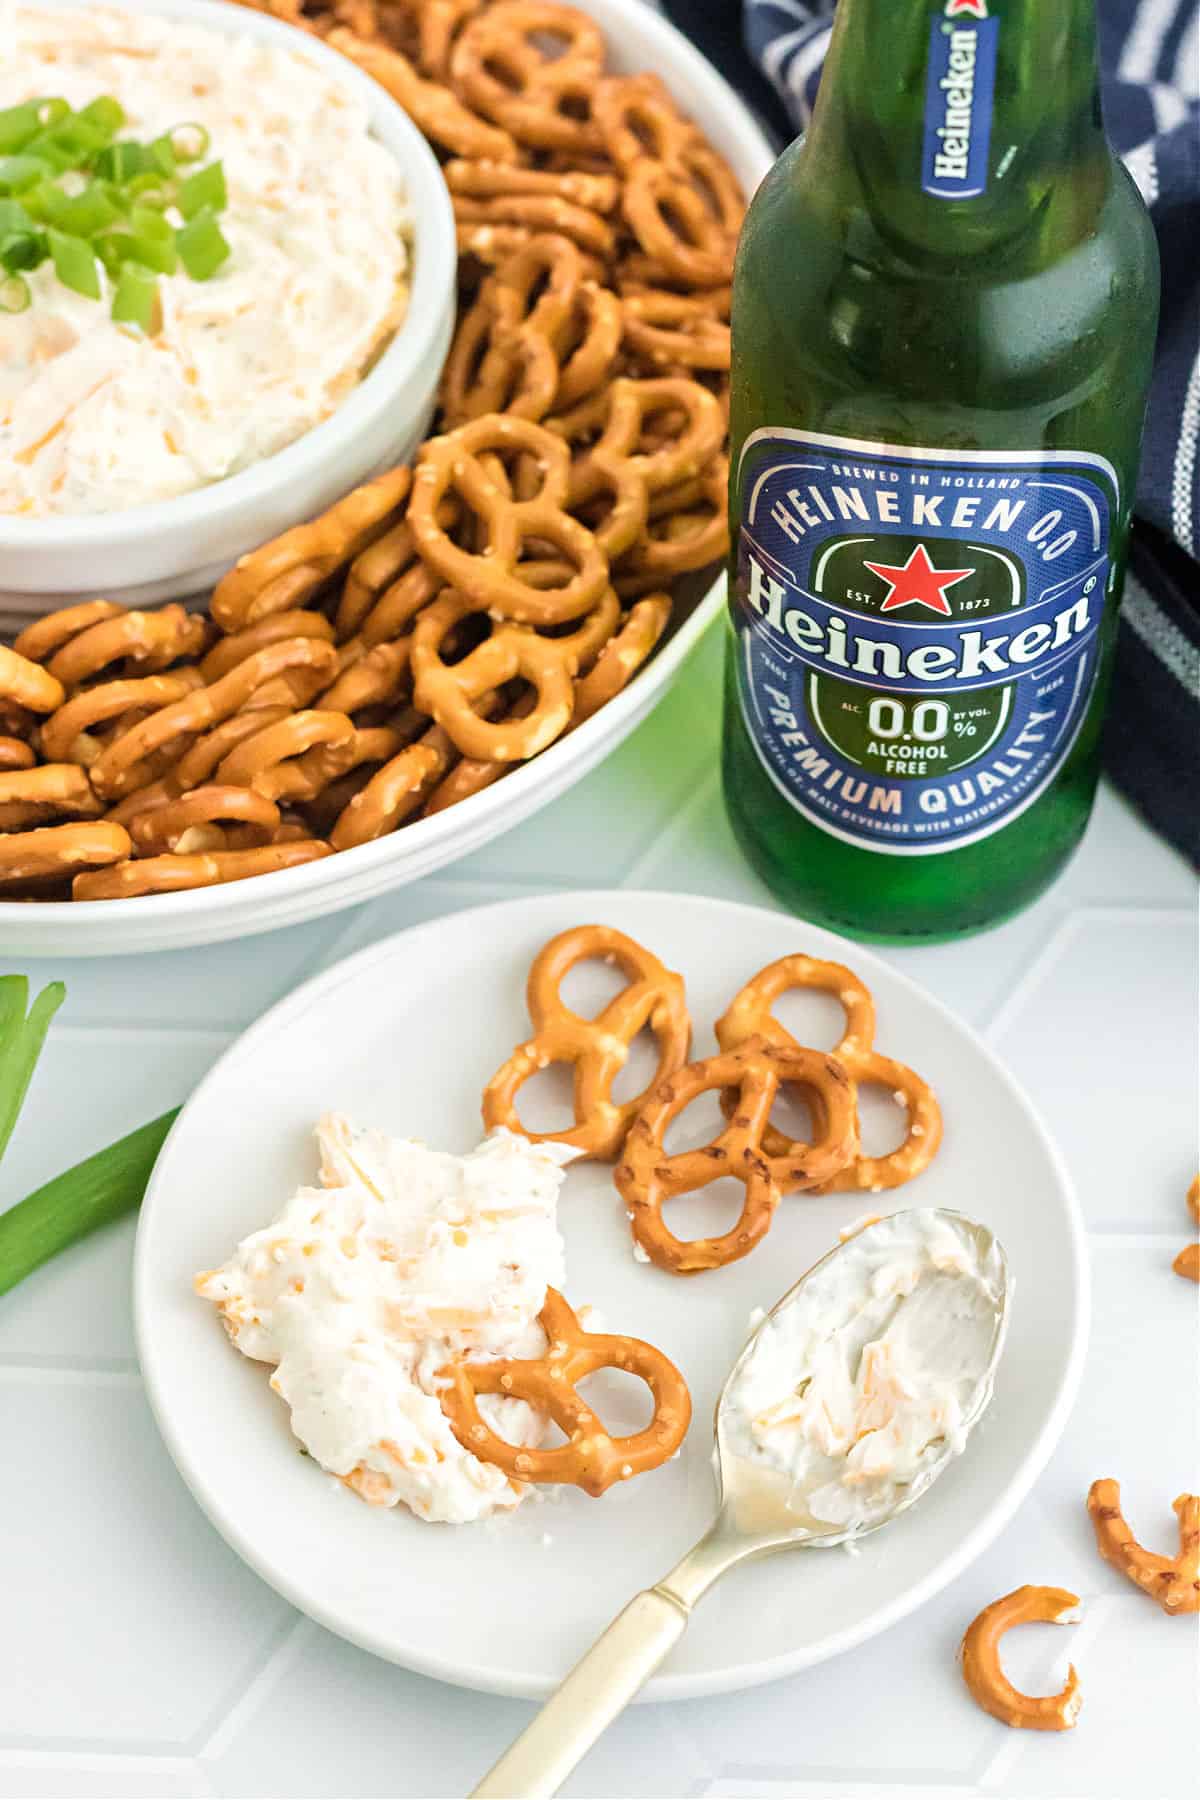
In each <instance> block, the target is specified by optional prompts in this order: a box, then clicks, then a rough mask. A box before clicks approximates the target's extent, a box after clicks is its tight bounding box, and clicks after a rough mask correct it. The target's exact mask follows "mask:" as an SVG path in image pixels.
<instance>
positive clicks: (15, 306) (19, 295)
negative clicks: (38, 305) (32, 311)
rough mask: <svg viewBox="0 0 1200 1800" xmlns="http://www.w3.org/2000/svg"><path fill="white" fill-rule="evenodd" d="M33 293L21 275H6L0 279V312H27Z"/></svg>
mask: <svg viewBox="0 0 1200 1800" xmlns="http://www.w3.org/2000/svg"><path fill="white" fill-rule="evenodd" d="M32 299H33V295H32V294H31V293H30V291H29V283H28V282H27V281H26V279H25V277H24V276H23V275H6V276H5V277H4V279H3V280H2V281H0V312H6V313H23V312H28V311H29V307H30V303H31V301H32Z"/></svg>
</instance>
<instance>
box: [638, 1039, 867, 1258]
mask: <svg viewBox="0 0 1200 1800" xmlns="http://www.w3.org/2000/svg"><path fill="white" fill-rule="evenodd" d="M785 1081H788V1082H799V1083H800V1084H802V1086H803V1087H804V1088H805V1089H807V1090H809V1091H810V1092H811V1093H812V1094H813V1095H814V1105H813V1112H814V1115H815V1116H816V1120H817V1124H816V1126H815V1128H814V1136H813V1142H812V1143H811V1144H794V1145H791V1146H790V1149H789V1152H788V1153H787V1154H785V1155H782V1156H771V1155H768V1153H767V1152H766V1150H765V1149H764V1148H763V1143H764V1134H765V1131H766V1127H767V1119H768V1116H769V1114H770V1111H771V1107H772V1106H773V1104H774V1102H775V1096H776V1094H777V1093H778V1091H779V1088H780V1086H781V1084H782V1083H783V1082H785ZM714 1089H717V1090H721V1091H724V1090H727V1089H729V1090H736V1092H737V1105H736V1107H735V1109H734V1112H733V1117H732V1119H731V1121H730V1123H729V1124H728V1125H727V1126H726V1127H725V1129H724V1131H722V1132H721V1133H720V1134H719V1135H718V1136H717V1137H716V1138H714V1139H713V1140H712V1142H711V1143H708V1144H705V1145H703V1146H702V1147H701V1148H700V1149H698V1150H685V1151H680V1152H678V1153H676V1154H675V1155H673V1156H669V1155H668V1154H667V1152H666V1150H665V1149H664V1147H663V1145H664V1139H665V1137H666V1134H667V1131H668V1129H669V1127H670V1126H671V1124H672V1123H673V1121H674V1120H675V1119H677V1118H678V1117H679V1115H680V1113H682V1112H684V1111H685V1110H686V1109H687V1108H688V1107H689V1106H690V1105H691V1103H692V1101H693V1100H695V1099H696V1098H697V1097H698V1096H699V1095H700V1094H704V1093H710V1092H712V1091H713V1090H714ZM857 1146H858V1128H857V1122H856V1120H855V1114H854V1095H853V1087H852V1084H851V1081H850V1077H849V1076H848V1075H847V1073H846V1071H845V1069H844V1068H843V1067H842V1064H841V1063H840V1062H839V1061H837V1059H836V1058H834V1057H833V1056H827V1055H825V1054H824V1053H823V1052H821V1051H818V1050H807V1049H804V1048H802V1047H801V1046H799V1045H796V1046H794V1047H792V1048H790V1049H788V1048H782V1047H774V1046H772V1045H770V1044H768V1043H766V1041H765V1040H764V1039H762V1038H751V1039H749V1040H748V1041H747V1042H746V1043H744V1044H743V1045H742V1046H741V1047H740V1048H739V1049H737V1050H727V1051H723V1052H722V1053H721V1054H720V1055H719V1056H710V1057H708V1058H706V1059H705V1061H703V1062H697V1063H690V1064H689V1065H688V1067H687V1068H685V1069H681V1070H680V1071H678V1073H676V1074H674V1075H669V1076H667V1078H666V1079H665V1080H663V1081H660V1082H659V1083H658V1084H657V1086H655V1087H654V1088H653V1089H652V1090H651V1092H650V1095H649V1097H648V1098H647V1099H646V1101H645V1103H644V1104H643V1105H642V1107H641V1109H640V1111H639V1112H638V1115H637V1117H636V1118H635V1119H634V1121H633V1123H632V1125H631V1126H630V1128H629V1136H628V1137H627V1138H626V1140H625V1151H624V1155H623V1157H622V1159H621V1161H620V1163H619V1164H618V1166H617V1170H616V1177H615V1179H616V1184H617V1188H618V1190H619V1192H620V1194H621V1196H622V1198H623V1199H624V1201H625V1203H626V1205H627V1206H628V1208H629V1210H630V1224H631V1226H632V1229H633V1236H634V1240H635V1242H636V1243H638V1244H640V1245H641V1247H642V1249H643V1250H644V1251H645V1252H646V1254H647V1255H648V1256H649V1258H650V1260H651V1262H654V1263H657V1264H658V1266H659V1268H660V1269H667V1270H668V1271H669V1272H670V1273H671V1274H673V1275H698V1274H700V1273H701V1272H702V1271H704V1270H706V1269H717V1268H721V1267H723V1265H724V1264H726V1263H731V1262H737V1261H738V1259H739V1258H741V1257H743V1256H748V1255H749V1253H750V1251H751V1250H753V1248H754V1246H755V1245H756V1244H757V1243H758V1242H759V1241H760V1239H761V1238H763V1237H765V1236H766V1234H767V1232H768V1230H769V1229H770V1226H771V1220H772V1218H773V1217H774V1214H775V1208H776V1207H777V1206H778V1204H779V1201H780V1198H781V1196H782V1195H783V1194H785V1193H793V1192H795V1190H796V1189H798V1188H803V1189H808V1190H810V1191H811V1190H813V1189H815V1188H818V1187H819V1186H820V1185H821V1183H822V1182H823V1181H826V1180H828V1178H829V1176H830V1175H832V1174H833V1173H835V1172H836V1171H837V1170H838V1169H842V1168H844V1167H845V1166H846V1164H847V1163H848V1162H849V1161H850V1160H851V1159H852V1158H853V1156H854V1153H855V1151H856V1149H857ZM726 1175H731V1176H732V1177H733V1178H734V1179H735V1180H736V1181H739V1182H741V1184H742V1187H743V1189H744V1190H745V1197H744V1200H743V1203H742V1211H741V1214H740V1216H739V1217H738V1219H737V1221H736V1223H735V1224H734V1225H732V1226H731V1227H730V1229H729V1230H728V1231H726V1232H724V1233H723V1234H722V1235H721V1236H720V1237H709V1238H692V1239H682V1238H677V1237H676V1236H675V1235H674V1233H673V1232H671V1231H670V1230H669V1228H668V1226H667V1224H666V1221H665V1219H664V1218H663V1207H664V1205H665V1203H666V1202H667V1201H668V1200H674V1199H678V1198H679V1197H680V1196H681V1195H683V1194H692V1193H695V1192H696V1191H697V1189H699V1188H704V1187H707V1186H708V1184H709V1183H710V1182H712V1181H719V1180H720V1179H721V1178H722V1176H726Z"/></svg>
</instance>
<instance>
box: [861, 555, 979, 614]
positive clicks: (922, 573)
mask: <svg viewBox="0 0 1200 1800" xmlns="http://www.w3.org/2000/svg"><path fill="white" fill-rule="evenodd" d="M864 566H865V567H866V568H868V569H870V571H871V573H872V574H873V575H878V576H879V578H880V579H881V580H882V581H886V582H887V584H888V586H889V587H890V589H891V592H890V593H889V595H888V597H887V599H886V600H885V601H884V603H883V605H882V606H881V607H880V609H879V610H880V612H881V613H885V612H895V611H896V609H897V608H898V607H901V606H927V607H928V608H929V610H930V612H935V613H941V615H942V617H943V618H945V619H948V618H950V616H951V613H950V602H949V601H948V600H947V598H946V594H945V589H946V588H948V587H953V586H954V583H955V582H956V581H965V580H966V578H967V576H968V575H974V573H975V571H974V569H935V568H934V566H933V564H932V563H931V562H930V560H929V553H928V551H927V550H926V548H925V546H924V544H918V545H917V547H916V549H915V550H914V551H913V553H912V555H911V556H910V557H909V559H908V561H907V562H906V563H905V565H904V567H903V568H902V569H895V568H893V567H892V566H891V565H890V564H889V563H873V562H869V563H865V565H864Z"/></svg>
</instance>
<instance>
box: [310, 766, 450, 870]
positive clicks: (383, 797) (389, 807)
mask: <svg viewBox="0 0 1200 1800" xmlns="http://www.w3.org/2000/svg"><path fill="white" fill-rule="evenodd" d="M447 761H448V758H447V755H446V752H445V750H444V749H442V748H441V747H440V746H439V744H438V743H436V742H435V743H420V744H410V745H408V746H407V747H406V748H405V749H403V750H401V751H399V752H398V754H397V755H395V756H393V757H392V758H391V759H390V761H388V762H386V763H384V765H383V767H382V768H381V769H377V770H376V772H375V774H374V775H372V777H371V779H370V780H369V781H368V782H367V783H366V785H365V786H364V787H362V788H360V789H359V791H358V793H357V794H355V795H353V796H352V797H351V799H350V800H349V802H348V803H347V805H346V807H345V810H344V811H343V812H342V813H341V814H340V815H339V817H338V819H337V822H336V824H335V825H334V827H333V830H332V831H331V832H330V834H329V841H330V843H331V844H332V845H333V848H334V849H335V850H352V849H353V848H354V847H355V845H356V844H370V843H373V842H374V841H375V839H376V838H381V837H386V836H387V835H388V833H389V832H392V831H395V829H396V827H397V825H399V824H401V823H402V822H403V820H405V819H406V818H408V816H409V815H410V814H411V813H414V812H416V811H417V809H418V807H420V806H421V805H423V803H424V801H425V799H426V798H427V796H428V795H429V794H430V793H431V792H432V790H433V788H434V786H435V784H436V783H437V781H438V780H439V779H440V777H441V776H442V775H443V774H444V773H445V770H446V764H447Z"/></svg>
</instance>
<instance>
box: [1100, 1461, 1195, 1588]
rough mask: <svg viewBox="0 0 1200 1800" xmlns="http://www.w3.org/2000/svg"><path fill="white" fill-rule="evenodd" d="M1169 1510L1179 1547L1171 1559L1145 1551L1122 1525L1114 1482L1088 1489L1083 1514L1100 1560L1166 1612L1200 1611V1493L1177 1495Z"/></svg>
mask: <svg viewBox="0 0 1200 1800" xmlns="http://www.w3.org/2000/svg"><path fill="white" fill-rule="evenodd" d="M1173 1506H1174V1511H1175V1514H1176V1517H1177V1518H1178V1520H1179V1549H1178V1550H1177V1551H1176V1552H1175V1555H1174V1556H1159V1555H1158V1554H1157V1553H1156V1552H1155V1551H1153V1550H1144V1549H1143V1548H1142V1546H1141V1545H1140V1544H1139V1543H1138V1541H1137V1539H1136V1538H1135V1537H1134V1535H1133V1532H1132V1531H1131V1530H1130V1528H1129V1526H1128V1525H1127V1524H1126V1523H1125V1516H1124V1514H1123V1513H1122V1511H1121V1489H1120V1485H1119V1483H1118V1482H1115V1481H1112V1480H1111V1479H1104V1480H1100V1481H1093V1483H1092V1485H1091V1487H1090V1488H1089V1489H1088V1498H1087V1508H1088V1516H1089V1518H1090V1519H1091V1521H1092V1529H1093V1530H1094V1532H1095V1534H1096V1548H1097V1549H1098V1550H1099V1552H1100V1554H1101V1556H1102V1557H1103V1558H1104V1560H1105V1562H1106V1563H1110V1564H1111V1565H1112V1567H1113V1568H1114V1569H1117V1570H1119V1572H1120V1573H1121V1574H1122V1575H1125V1576H1127V1577H1128V1579H1129V1580H1130V1581H1132V1582H1133V1584H1134V1586H1135V1587H1140V1588H1141V1590H1142V1592H1143V1593H1145V1594H1149V1596H1150V1598H1151V1599H1152V1600H1157V1602H1158V1604H1159V1605H1160V1606H1161V1607H1162V1609H1163V1611H1164V1612H1165V1613H1171V1614H1175V1613H1195V1612H1200V1494H1180V1495H1179V1497H1178V1499H1177V1500H1175V1501H1174V1503H1173Z"/></svg>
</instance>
